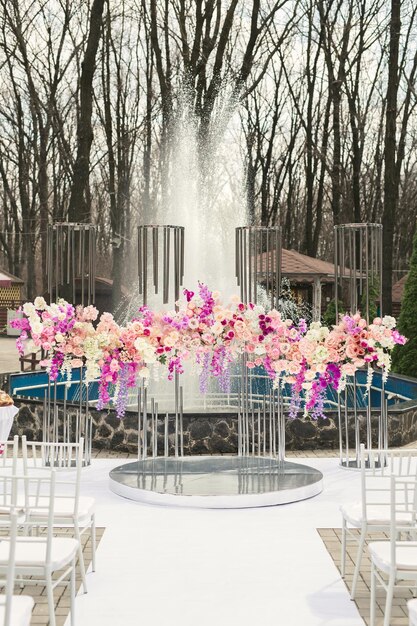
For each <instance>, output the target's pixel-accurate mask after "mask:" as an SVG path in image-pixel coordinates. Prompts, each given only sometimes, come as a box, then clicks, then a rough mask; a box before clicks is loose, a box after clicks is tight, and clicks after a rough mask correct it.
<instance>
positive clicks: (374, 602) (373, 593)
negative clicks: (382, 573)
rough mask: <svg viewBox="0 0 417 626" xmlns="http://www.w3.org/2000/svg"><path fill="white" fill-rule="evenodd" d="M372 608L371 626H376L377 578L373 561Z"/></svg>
mask: <svg viewBox="0 0 417 626" xmlns="http://www.w3.org/2000/svg"><path fill="white" fill-rule="evenodd" d="M370 602H371V606H370V618H369V626H375V604H376V577H375V565H374V562H373V561H371V600H370Z"/></svg>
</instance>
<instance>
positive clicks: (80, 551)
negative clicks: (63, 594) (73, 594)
mask: <svg viewBox="0 0 417 626" xmlns="http://www.w3.org/2000/svg"><path fill="white" fill-rule="evenodd" d="M74 534H75V538H76V540H77V541H78V562H79V565H80V573H81V580H82V583H83V587H84V593H87V581H86V577H85V564H84V555H83V547H82V543H81V535H80V528H79V526H78V522H74Z"/></svg>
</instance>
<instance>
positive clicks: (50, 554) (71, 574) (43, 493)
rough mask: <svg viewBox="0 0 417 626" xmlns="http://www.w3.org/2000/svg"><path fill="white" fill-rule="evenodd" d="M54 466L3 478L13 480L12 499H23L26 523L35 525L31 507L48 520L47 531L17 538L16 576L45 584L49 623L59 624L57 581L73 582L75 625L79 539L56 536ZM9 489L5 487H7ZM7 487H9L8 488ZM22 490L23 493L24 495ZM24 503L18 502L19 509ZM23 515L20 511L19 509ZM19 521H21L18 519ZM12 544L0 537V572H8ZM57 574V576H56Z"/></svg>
mask: <svg viewBox="0 0 417 626" xmlns="http://www.w3.org/2000/svg"><path fill="white" fill-rule="evenodd" d="M55 476H56V472H55V470H52V471H51V472H50V474H49V475H48V476H46V475H45V476H42V477H39V476H38V477H31V476H20V477H16V476H3V477H1V478H0V482H3V484H5V483H7V481H8V480H10V481H12V487H11V490H10V491H11V493H12V499H14V498H16V496H17V500H18V502H24V505H23V510H24V517H25V521H24V525H28V526H29V528H30V529H33V526H34V521H33V519H31V516H30V510H31V508H33V509H36V510H37V511H39V512H40V511H42V516H45V517H46V519H47V523H46V524H44V523H42V526H43V527H45V532H44V533H42V534H40V535H39V534H38V535H36V536H28V535H18V536H17V538H16V542H15V555H14V556H15V571H14V578H15V580H18V581H19V583H20V584H21V585H22V584H24V583H27V584H30V585H34V584H41V585H43V586H45V587H46V592H47V598H48V609H49V625H50V626H56V619H55V604H54V594H53V591H54V589H55V587H57V586H58V585H69V586H70V611H71V626H75V612H74V601H75V562H76V557H77V553H78V546H79V542H78V541H77V540H76V539H73V538H71V537H54V536H53V521H54V502H55ZM5 491H6V489H5ZM7 491H8V490H7ZM21 492H23V497H21ZM20 507H21V505H20V504H19V509H20ZM18 515H20V513H18ZM18 523H19V525H20V521H19V520H18ZM8 563H9V547H8V545H7V542H6V541H0V576H1V575H4V574H5V573H6V572H7V568H8ZM54 574H55V576H54Z"/></svg>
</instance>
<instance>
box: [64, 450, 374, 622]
mask: <svg viewBox="0 0 417 626" xmlns="http://www.w3.org/2000/svg"><path fill="white" fill-rule="evenodd" d="M297 461H300V462H301V463H303V462H305V463H307V464H309V465H312V466H313V467H317V468H318V469H320V470H321V471H322V472H323V474H324V490H323V493H322V494H320V495H319V496H317V497H315V498H312V499H311V500H306V501H304V502H298V503H294V504H289V505H284V506H277V507H268V508H262V509H244V510H242V509H236V510H227V511H225V510H204V509H179V508H178V509H175V508H164V507H154V506H147V505H142V504H139V503H136V502H131V501H129V500H124V499H123V498H120V497H118V496H117V495H115V494H113V493H111V492H110V491H109V489H108V472H109V470H110V469H111V468H112V467H115V466H117V465H119V464H120V461H119V460H117V459H103V460H102V459H100V460H94V461H93V464H92V466H91V467H89V468H86V469H85V470H84V472H85V473H84V478H83V482H84V485H83V494H84V495H93V496H94V497H95V498H96V501H97V515H96V517H97V525H98V526H104V527H105V528H106V530H105V533H104V536H103V538H102V540H101V541H100V545H99V548H98V551H97V571H96V573H95V574H89V575H88V578H87V581H88V588H89V592H88V594H86V595H81V596H78V597H77V600H76V611H77V613H76V623H77V626H136V625H138V626H142V625H143V626H177V625H178V626H270V625H273V624H274V625H277V626H363V624H364V622H363V620H362V619H361V617H360V616H359V614H358V611H357V609H356V606H355V604H354V603H353V602H352V601H351V600H350V599H349V595H348V592H347V590H346V587H345V585H344V583H343V582H342V581H341V580H340V577H339V573H338V570H337V569H336V567H335V566H334V564H333V561H332V559H331V558H330V556H329V554H328V553H327V550H326V548H325V547H324V544H323V542H322V540H321V539H320V537H319V535H318V533H317V531H316V528H326V527H329V528H331V527H340V514H339V511H338V508H339V503H340V502H343V501H348V500H355V499H357V498H358V493H359V474H358V473H356V472H349V471H346V470H342V469H340V468H339V467H338V460H337V459H329V458H327V459H297ZM66 625H68V626H69V619H68V620H67V622H66Z"/></svg>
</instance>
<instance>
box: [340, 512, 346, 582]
mask: <svg viewBox="0 0 417 626" xmlns="http://www.w3.org/2000/svg"><path fill="white" fill-rule="evenodd" d="M340 569H341V572H342V578H344V577H345V574H346V520H345V518H344V517H342V555H341V559H340Z"/></svg>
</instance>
